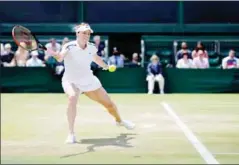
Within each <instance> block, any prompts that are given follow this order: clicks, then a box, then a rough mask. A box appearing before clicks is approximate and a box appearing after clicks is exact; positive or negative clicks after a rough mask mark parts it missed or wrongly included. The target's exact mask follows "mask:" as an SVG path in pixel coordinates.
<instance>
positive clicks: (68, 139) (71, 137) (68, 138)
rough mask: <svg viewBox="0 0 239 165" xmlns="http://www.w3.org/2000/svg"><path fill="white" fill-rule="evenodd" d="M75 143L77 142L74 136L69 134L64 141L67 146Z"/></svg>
mask: <svg viewBox="0 0 239 165" xmlns="http://www.w3.org/2000/svg"><path fill="white" fill-rule="evenodd" d="M76 142H77V141H76V137H75V135H74V134H69V135H68V137H67V139H66V141H65V143H67V144H73V143H76Z"/></svg>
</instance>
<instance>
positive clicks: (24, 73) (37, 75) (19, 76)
mask: <svg viewBox="0 0 239 165" xmlns="http://www.w3.org/2000/svg"><path fill="white" fill-rule="evenodd" d="M1 92H2V93H5V92H6V93H12V92H13V93H15V92H16V93H21V92H26V93H27V92H29V93H30V92H40V93H41V92H63V90H62V88H61V82H60V78H58V77H57V76H55V75H54V73H53V70H52V69H50V68H25V67H19V68H1Z"/></svg>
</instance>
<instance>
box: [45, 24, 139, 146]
mask: <svg viewBox="0 0 239 165" xmlns="http://www.w3.org/2000/svg"><path fill="white" fill-rule="evenodd" d="M75 31H76V40H75V41H71V42H68V43H67V44H65V45H64V46H63V48H62V50H61V52H60V53H58V52H55V51H53V50H51V49H47V52H48V53H49V54H51V55H52V56H53V57H54V58H56V59H57V61H59V62H60V61H63V60H64V65H65V72H64V75H63V77H62V87H63V89H64V92H65V93H66V94H67V96H68V108H67V119H68V125H69V135H68V137H67V139H66V143H75V142H76V138H75V135H74V123H75V118H76V105H77V100H78V97H79V94H80V93H84V94H85V95H86V96H88V97H89V98H90V99H92V100H94V101H96V102H98V103H100V104H102V105H103V106H104V107H105V108H106V109H107V110H108V112H109V113H110V114H111V115H112V116H113V117H114V118H115V120H116V123H117V125H119V126H124V127H125V128H127V129H133V128H134V127H135V124H134V123H132V122H130V121H126V120H123V119H122V118H121V117H120V115H119V112H118V110H117V107H116V105H115V104H114V103H113V101H112V100H111V99H110V97H109V96H108V94H107V92H106V91H105V89H104V88H103V87H102V85H101V83H100V81H99V80H98V78H97V77H95V76H94V75H93V73H92V71H91V68H90V65H91V62H92V61H94V62H95V63H97V64H98V65H99V66H100V67H102V68H103V69H105V70H107V69H108V65H107V64H105V63H104V62H103V60H102V59H101V58H100V57H99V56H98V55H97V48H96V47H95V46H94V44H92V43H90V42H89V39H90V35H91V33H93V30H92V29H91V27H90V26H89V24H86V23H81V24H80V25H79V26H77V27H76V28H75Z"/></svg>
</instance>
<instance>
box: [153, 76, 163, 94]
mask: <svg viewBox="0 0 239 165" xmlns="http://www.w3.org/2000/svg"><path fill="white" fill-rule="evenodd" d="M155 80H156V81H158V84H159V89H160V93H161V94H164V77H163V76H162V74H159V75H157V76H156V77H155Z"/></svg>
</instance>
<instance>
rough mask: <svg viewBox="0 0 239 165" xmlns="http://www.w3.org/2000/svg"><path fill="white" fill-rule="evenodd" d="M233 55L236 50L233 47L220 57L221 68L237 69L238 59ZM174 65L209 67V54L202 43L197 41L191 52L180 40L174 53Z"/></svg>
mask: <svg viewBox="0 0 239 165" xmlns="http://www.w3.org/2000/svg"><path fill="white" fill-rule="evenodd" d="M235 55H236V52H235V51H234V50H233V49H231V50H229V53H228V56H227V57H225V58H223V59H222V63H221V67H222V68H223V69H230V68H238V69H239V59H238V58H237V57H236V56H235ZM176 67H177V68H195V69H206V68H210V65H209V55H208V52H207V50H206V49H205V46H204V44H203V43H202V42H200V41H199V42H198V43H197V46H196V48H195V49H194V50H193V51H192V52H191V50H189V49H188V47H187V43H186V42H182V44H181V49H180V50H179V51H178V52H177V54H176Z"/></svg>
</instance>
